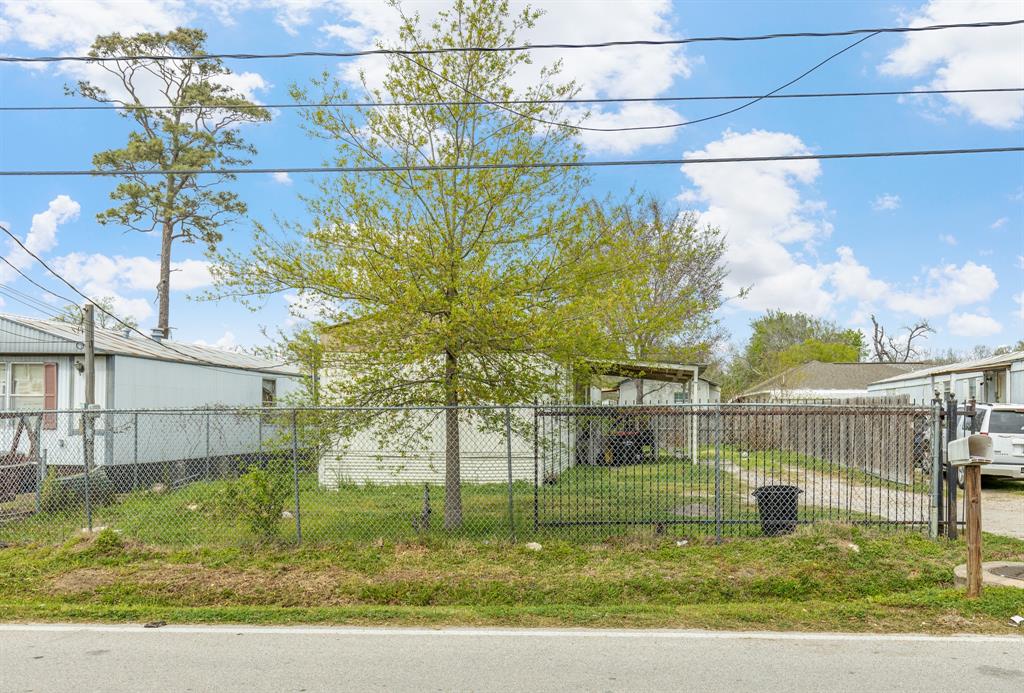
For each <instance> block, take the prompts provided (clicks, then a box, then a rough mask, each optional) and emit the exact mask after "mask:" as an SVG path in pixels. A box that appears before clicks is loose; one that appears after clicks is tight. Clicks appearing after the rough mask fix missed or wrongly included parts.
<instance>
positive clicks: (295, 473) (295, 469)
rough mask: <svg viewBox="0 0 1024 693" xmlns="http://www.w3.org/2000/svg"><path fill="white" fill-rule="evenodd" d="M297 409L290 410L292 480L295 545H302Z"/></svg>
mask: <svg viewBox="0 0 1024 693" xmlns="http://www.w3.org/2000/svg"><path fill="white" fill-rule="evenodd" d="M298 414H299V412H298V410H297V409H292V478H293V480H294V482H295V543H296V544H301V543H302V513H301V509H300V506H299V424H298V418H299V416H298Z"/></svg>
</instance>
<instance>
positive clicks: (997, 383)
mask: <svg viewBox="0 0 1024 693" xmlns="http://www.w3.org/2000/svg"><path fill="white" fill-rule="evenodd" d="M868 391H869V392H870V393H871V394H872V395H888V396H892V395H903V396H906V397H909V398H910V399H911V400H914V401H919V402H926V401H928V400H930V399H932V397H934V396H935V394H936V393H938V394H939V395H945V394H948V393H952V394H953V395H955V396H956V398H957V399H959V400H960V401H966V400H970V399H975V400H977V401H979V402H990V403H1009V404H1022V403H1024V351H1011V352H1008V353H1006V354H999V355H997V356H989V357H988V358H983V359H972V360H970V361H959V362H957V363H949V364H944V365H940V366H931V367H928V368H923V369H920V370H917V371H914V372H912V373H902V374H899V375H894V376H891V377H888V378H884V379H879V380H877V381H875V382H872V383H871V384H870V385H868Z"/></svg>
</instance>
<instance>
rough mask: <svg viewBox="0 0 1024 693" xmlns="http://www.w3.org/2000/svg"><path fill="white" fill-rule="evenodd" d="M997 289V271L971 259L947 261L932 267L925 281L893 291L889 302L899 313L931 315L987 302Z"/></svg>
mask: <svg viewBox="0 0 1024 693" xmlns="http://www.w3.org/2000/svg"><path fill="white" fill-rule="evenodd" d="M997 288H999V282H998V281H996V275H995V272H993V271H992V269H991V268H990V267H988V266H987V265H979V264H977V263H975V262H973V261H970V260H969V261H967V262H965V263H964V264H963V265H961V266H959V267H957V266H956V265H954V264H947V265H941V266H939V267H931V268H929V269H928V270H926V271H925V273H924V277H923V280H918V281H917V282H916V283H915V284H914V285H912V286H911V287H910V288H908V289H904V290H898V291H893V292H892V293H891V294H889V295H888V296H887V297H886V304H887V305H888V306H889V308H891V309H892V310H895V311H897V312H901V313H909V314H911V315H915V316H918V317H922V318H930V317H935V316H937V315H946V314H948V313H950V312H951V311H953V310H955V309H956V308H958V307H960V306H967V305H971V304H974V303H980V302H982V301H986V300H988V299H989V297H991V296H992V294H993V293H995V290H996V289H997Z"/></svg>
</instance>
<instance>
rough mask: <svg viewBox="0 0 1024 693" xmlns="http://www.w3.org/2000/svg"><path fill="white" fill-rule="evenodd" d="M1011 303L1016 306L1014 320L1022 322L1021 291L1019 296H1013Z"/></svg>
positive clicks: (1022, 302) (1023, 312) (1023, 292)
mask: <svg viewBox="0 0 1024 693" xmlns="http://www.w3.org/2000/svg"><path fill="white" fill-rule="evenodd" d="M1021 264H1024V263H1021ZM1013 302H1014V303H1016V304H1017V309H1016V310H1015V311H1014V313H1013V316H1014V318H1016V319H1017V320H1019V321H1021V322H1024V291H1022V292H1021V293H1019V294H1014V295H1013Z"/></svg>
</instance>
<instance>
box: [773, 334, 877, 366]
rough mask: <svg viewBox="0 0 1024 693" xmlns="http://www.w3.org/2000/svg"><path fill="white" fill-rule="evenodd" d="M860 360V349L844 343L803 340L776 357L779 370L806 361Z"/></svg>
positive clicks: (838, 361) (837, 361) (835, 361)
mask: <svg viewBox="0 0 1024 693" xmlns="http://www.w3.org/2000/svg"><path fill="white" fill-rule="evenodd" d="M858 360H860V349H859V348H858V347H857V346H854V345H853V344H849V343H844V342H822V341H821V340H818V339H805V340H804V341H803V342H801V343H800V344H794V345H793V346H789V347H786V348H785V349H783V350H782V351H780V352H779V353H778V355H777V356H776V363H777V367H778V368H779V369H780V370H781V369H786V368H792V367H793V366H799V365H800V364H801V363H807V362H808V361H822V362H824V363H840V362H851V361H858Z"/></svg>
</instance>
